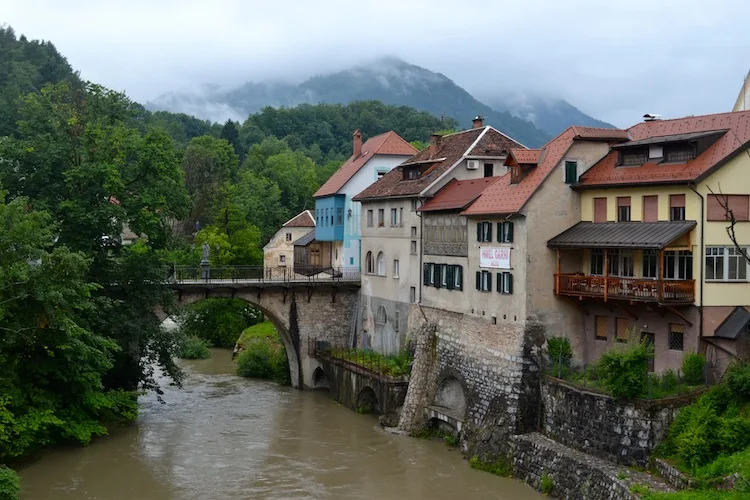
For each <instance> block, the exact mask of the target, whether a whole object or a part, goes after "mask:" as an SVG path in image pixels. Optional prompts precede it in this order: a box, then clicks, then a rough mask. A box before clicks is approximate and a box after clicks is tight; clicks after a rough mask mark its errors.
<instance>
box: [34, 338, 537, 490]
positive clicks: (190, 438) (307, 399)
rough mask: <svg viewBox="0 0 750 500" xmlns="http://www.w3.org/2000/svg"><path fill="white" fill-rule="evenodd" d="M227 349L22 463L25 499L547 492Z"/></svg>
mask: <svg viewBox="0 0 750 500" xmlns="http://www.w3.org/2000/svg"><path fill="white" fill-rule="evenodd" d="M230 356H231V353H230V352H229V351H226V350H219V349H214V350H212V358H211V359H209V360H202V361H184V362H181V363H182V366H183V367H184V369H185V371H186V378H185V381H184V384H183V387H182V389H177V388H175V387H165V393H164V395H163V399H164V403H160V402H159V401H157V399H156V397H155V396H154V395H153V394H150V395H147V396H143V397H142V398H141V401H140V404H141V414H140V416H139V418H138V420H137V422H136V424H135V425H132V426H130V427H127V428H121V429H114V430H113V431H112V432H111V434H110V435H109V436H106V437H103V438H100V439H97V440H95V441H94V442H93V443H92V444H91V445H90V446H87V447H68V448H58V449H55V450H52V451H50V452H48V453H45V454H44V455H43V456H41V457H40V458H38V459H37V460H35V461H34V462H33V463H31V464H29V465H28V466H26V467H25V468H24V469H22V470H21V478H22V481H23V488H24V492H23V495H22V497H21V498H22V499H24V500H26V499H28V500H41V499H76V500H93V499H97V500H125V499H127V500H157V499H158V500H169V499H175V500H177V499H180V500H181V499H188V500H198V499H200V500H206V499H224V498H242V499H245V498H247V499H282V498H283V499H297V498H326V499H338V498H341V499H344V498H346V499H357V498H361V499H392V498H394V499H395V498H398V499H455V498H460V499H462V500H469V499H489V498H496V499H507V500H511V499H513V500H531V499H534V500H536V499H540V498H543V497H542V496H541V495H540V494H539V493H537V492H535V491H534V490H533V489H531V488H530V487H528V486H526V485H525V484H523V483H521V482H519V481H515V480H512V479H505V478H501V477H497V476H493V475H491V474H488V473H485V472H479V471H475V470H473V469H471V468H470V467H469V465H468V463H467V462H466V461H465V460H463V459H462V458H461V454H460V453H459V452H458V451H455V450H451V449H449V448H447V447H446V446H445V445H443V444H442V443H439V442H432V441H424V440H419V439H413V438H408V437H401V436H395V435H391V434H389V433H387V432H385V431H383V430H382V429H380V428H379V427H378V425H377V419H376V418H375V417H373V416H368V415H359V414H357V413H354V412H352V411H350V410H347V409H346V408H344V407H342V406H340V405H339V404H337V403H336V402H335V401H333V400H331V399H330V397H329V396H328V394H327V393H325V392H309V391H304V392H303V391H297V390H295V389H292V388H286V387H280V386H278V385H277V384H275V383H272V382H265V381H257V380H249V379H243V378H240V377H237V376H235V375H233V366H232V362H231V359H230Z"/></svg>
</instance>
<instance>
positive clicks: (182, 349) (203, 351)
mask: <svg viewBox="0 0 750 500" xmlns="http://www.w3.org/2000/svg"><path fill="white" fill-rule="evenodd" d="M177 357H178V358H181V359H208V358H210V357H211V351H209V350H208V342H206V341H205V340H203V339H202V338H200V337H196V336H195V335H191V336H189V337H187V338H185V339H184V340H183V341H182V342H180V345H179V346H178V348H177Z"/></svg>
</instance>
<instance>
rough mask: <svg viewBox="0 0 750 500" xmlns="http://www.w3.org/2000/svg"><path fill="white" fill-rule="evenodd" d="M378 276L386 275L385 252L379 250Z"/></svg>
mask: <svg viewBox="0 0 750 500" xmlns="http://www.w3.org/2000/svg"><path fill="white" fill-rule="evenodd" d="M377 265H378V276H385V255H383V252H378V260H377Z"/></svg>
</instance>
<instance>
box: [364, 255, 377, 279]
mask: <svg viewBox="0 0 750 500" xmlns="http://www.w3.org/2000/svg"><path fill="white" fill-rule="evenodd" d="M365 272H366V273H367V274H375V261H374V260H373V258H372V252H367V256H366V257H365Z"/></svg>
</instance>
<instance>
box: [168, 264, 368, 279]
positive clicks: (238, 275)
mask: <svg viewBox="0 0 750 500" xmlns="http://www.w3.org/2000/svg"><path fill="white" fill-rule="evenodd" d="M167 276H168V279H169V281H172V282H177V283H226V282H231V283H251V282H257V283H355V282H356V283H358V282H359V279H360V270H359V268H358V267H322V266H294V267H263V266H210V267H209V266H173V267H171V268H170V269H169V270H168V271H167Z"/></svg>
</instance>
